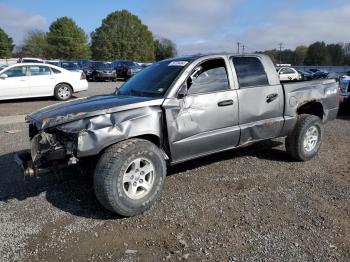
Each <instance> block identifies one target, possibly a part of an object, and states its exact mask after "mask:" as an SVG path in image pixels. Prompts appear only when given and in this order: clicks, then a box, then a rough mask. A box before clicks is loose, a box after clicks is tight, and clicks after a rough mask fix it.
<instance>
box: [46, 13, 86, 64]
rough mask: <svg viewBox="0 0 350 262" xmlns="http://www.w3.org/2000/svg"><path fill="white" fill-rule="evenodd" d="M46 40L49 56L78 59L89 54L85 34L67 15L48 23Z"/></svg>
mask: <svg viewBox="0 0 350 262" xmlns="http://www.w3.org/2000/svg"><path fill="white" fill-rule="evenodd" d="M47 42H48V55H49V57H50V58H60V59H80V58H88V57H89V56H90V50H89V45H88V41H87V35H86V34H85V32H84V30H83V29H82V28H80V27H78V26H77V24H76V23H75V22H74V20H73V19H71V18H68V17H61V18H58V19H57V20H56V21H54V22H53V23H52V24H51V25H50V28H49V33H48V34H47Z"/></svg>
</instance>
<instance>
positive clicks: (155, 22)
mask: <svg viewBox="0 0 350 262" xmlns="http://www.w3.org/2000/svg"><path fill="white" fill-rule="evenodd" d="M122 9H127V10H128V11H130V12H131V13H133V14H135V15H137V16H139V18H140V19H141V20H142V22H143V23H144V24H146V25H147V26H148V27H149V29H150V30H151V31H152V32H153V33H154V34H155V35H156V36H162V37H167V38H169V39H171V40H173V41H174V42H175V43H176V45H177V49H178V52H179V54H180V55H187V54H193V53H209V52H236V51H237V42H240V43H242V44H244V45H245V48H246V51H247V52H254V51H262V50H267V49H274V48H278V44H279V43H283V46H284V48H287V49H294V48H295V47H296V46H298V45H308V44H310V43H313V42H315V41H325V42H326V43H340V42H350V1H349V0H304V1H301V0H278V1H275V0H270V1H267V0H265V1H264V0H99V1H86V0H85V1H83V0H74V1H72V0H70V1H67V0H59V1H47V0H46V1H43V0H25V1H24V0H0V27H1V28H2V29H4V30H5V31H6V32H7V33H8V35H9V36H10V37H12V38H13V40H14V42H15V44H16V45H18V46H19V45H21V43H22V42H23V39H24V38H25V36H26V33H27V32H28V31H31V30H43V31H47V30H48V28H49V25H50V23H52V22H53V21H55V20H56V19H57V18H58V17H61V16H68V17H71V18H73V19H74V20H75V21H76V23H77V24H78V25H79V26H80V27H82V28H83V29H84V30H85V32H86V33H87V34H90V33H91V32H93V31H94V30H95V29H96V28H97V27H99V26H100V25H101V21H102V19H103V18H105V17H106V16H107V15H108V14H109V13H111V12H113V11H117V10H122Z"/></svg>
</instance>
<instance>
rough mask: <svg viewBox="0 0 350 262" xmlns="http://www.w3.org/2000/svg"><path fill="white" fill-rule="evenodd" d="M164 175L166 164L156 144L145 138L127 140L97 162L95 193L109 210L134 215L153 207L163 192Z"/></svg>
mask: <svg viewBox="0 0 350 262" xmlns="http://www.w3.org/2000/svg"><path fill="white" fill-rule="evenodd" d="M137 166H138V167H139V168H137ZM152 168H153V169H152ZM143 170H144V171H143ZM149 170H151V171H149ZM142 172H144V173H143V174H142ZM165 175H166V163H165V160H164V157H163V155H162V153H161V151H160V150H159V148H158V147H157V146H156V145H154V144H153V143H151V142H149V141H147V140H142V139H130V140H125V141H122V142H120V143H118V144H115V145H112V146H111V147H109V148H108V149H107V150H106V151H105V152H104V153H103V154H102V156H101V158H100V160H99V161H98V163H97V166H96V169H95V174H94V188H95V194H96V197H97V199H98V200H99V202H100V203H101V204H102V205H103V206H104V207H105V208H106V209H108V210H109V211H111V212H113V213H116V214H118V215H121V216H124V217H130V216H134V215H137V214H141V213H143V212H144V211H146V210H147V209H149V208H150V207H151V206H152V204H153V203H154V202H155V200H156V198H157V197H158V196H159V194H160V192H161V191H162V188H163V183H164V179H165ZM134 185H136V186H134ZM135 188H136V189H135ZM146 188H148V190H146Z"/></svg>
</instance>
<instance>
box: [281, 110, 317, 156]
mask: <svg viewBox="0 0 350 262" xmlns="http://www.w3.org/2000/svg"><path fill="white" fill-rule="evenodd" d="M322 136H323V124H322V121H321V119H320V118H319V117H318V116H314V115H300V116H299V117H298V121H297V124H296V126H295V128H294V130H293V132H292V133H291V134H290V135H289V136H288V137H287V138H286V150H287V152H288V153H289V154H290V155H291V156H292V157H293V158H295V159H296V160H299V161H307V160H310V159H312V158H313V157H314V156H315V155H316V154H317V153H318V150H319V149H320V146H321V142H322Z"/></svg>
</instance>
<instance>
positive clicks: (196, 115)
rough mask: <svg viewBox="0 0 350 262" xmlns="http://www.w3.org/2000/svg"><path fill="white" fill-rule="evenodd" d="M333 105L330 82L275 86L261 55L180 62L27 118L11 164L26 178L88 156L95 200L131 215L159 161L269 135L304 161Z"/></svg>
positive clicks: (144, 200)
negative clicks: (25, 147)
mask: <svg viewBox="0 0 350 262" xmlns="http://www.w3.org/2000/svg"><path fill="white" fill-rule="evenodd" d="M338 106H339V102H338V85H337V83H336V82H335V81H334V80H316V81H309V82H297V83H290V84H284V85H282V84H281V83H280V81H279V78H278V75H277V73H276V69H275V67H274V65H273V63H272V62H271V60H270V59H269V58H268V57H267V56H264V55H260V54H254V55H244V56H237V55H229V54H219V55H196V56H186V57H181V58H174V59H169V60H164V61H161V62H157V63H155V64H153V65H152V66H149V67H148V68H146V69H144V70H143V71H142V72H140V73H138V74H137V75H135V76H134V77H133V78H131V79H130V80H129V81H127V82H126V83H125V84H124V85H123V86H122V87H121V88H120V89H119V90H116V92H115V93H113V94H110V95H103V96H96V97H89V98H82V99H77V100H74V101H70V102H64V103H60V104H56V105H53V106H50V107H46V108H43V109H41V110H39V111H37V112H34V113H32V114H30V115H29V116H28V117H27V122H28V123H29V136H30V140H31V152H30V153H29V152H28V153H23V154H19V155H17V156H16V159H17V162H18V163H19V164H20V165H21V166H22V168H23V169H24V171H25V174H27V175H36V174H38V173H40V172H43V171H46V170H51V169H53V168H62V167H65V166H67V165H74V164H79V163H93V161H92V159H98V161H97V164H96V166H94V167H93V168H92V170H93V171H94V187H95V193H96V196H97V198H98V200H99V201H100V202H101V204H102V205H103V206H104V207H106V208H107V209H108V210H110V211H112V212H115V213H117V214H120V215H122V216H133V215H136V214H139V213H142V212H143V211H145V210H147V209H148V208H149V207H150V206H151V205H152V204H153V203H154V201H155V199H156V197H157V196H158V195H159V193H160V192H161V190H162V186H163V182H164V179H165V177H166V173H167V171H166V170H167V165H172V164H176V163H180V162H183V161H187V160H190V159H193V158H198V157H201V156H205V155H209V154H213V153H217V152H221V151H224V150H229V149H232V148H236V147H240V146H243V145H247V144H249V143H253V142H256V141H260V140H264V139H271V138H277V137H286V150H287V152H288V153H289V154H290V155H291V156H292V157H293V158H295V159H297V160H299V161H306V160H309V159H311V158H313V157H314V156H315V155H316V154H317V152H318V150H319V148H320V145H321V141H322V136H323V125H324V124H325V123H326V122H327V121H329V120H333V119H335V118H336V116H337V112H338Z"/></svg>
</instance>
